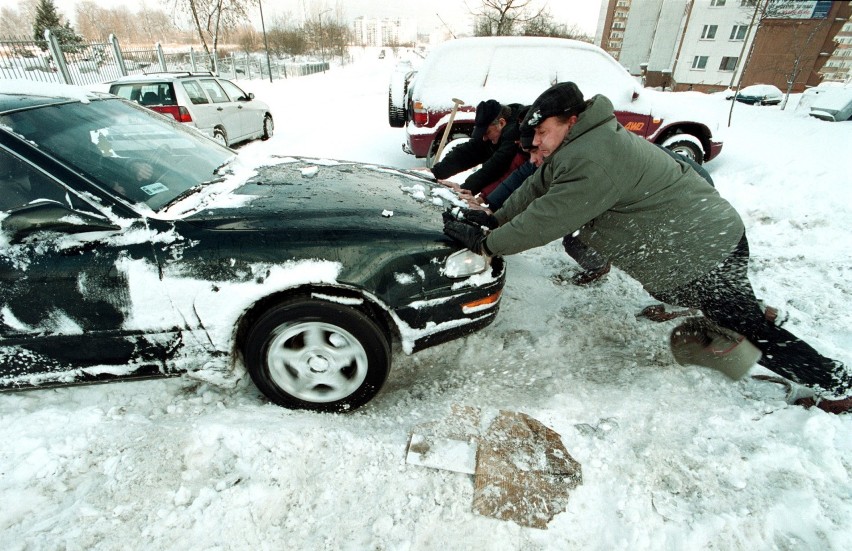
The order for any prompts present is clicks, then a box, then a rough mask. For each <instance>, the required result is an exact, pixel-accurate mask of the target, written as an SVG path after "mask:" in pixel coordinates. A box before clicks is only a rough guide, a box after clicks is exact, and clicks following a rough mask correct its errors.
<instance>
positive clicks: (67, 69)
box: [0, 30, 329, 86]
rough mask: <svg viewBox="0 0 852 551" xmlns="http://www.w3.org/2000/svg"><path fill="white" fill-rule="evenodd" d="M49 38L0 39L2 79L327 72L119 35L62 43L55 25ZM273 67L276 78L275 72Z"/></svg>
mask: <svg viewBox="0 0 852 551" xmlns="http://www.w3.org/2000/svg"><path fill="white" fill-rule="evenodd" d="M44 35H45V39H44V40H33V39H25V38H0V78H7V79H13V78H17V79H27V80H37V81H42V82H58V83H65V84H76V85H80V86H82V85H88V84H98V83H103V82H111V81H113V80H115V79H117V78H119V77H122V76H127V75H133V74H143V73H155V72H167V71H193V72H195V71H211V72H213V73H214V74H218V75H220V76H223V77H225V78H233V79H252V78H273V79H275V78H279V79H280V78H288V77H295V76H304V75H309V74H313V73H319V72H325V71H327V70H328V68H329V63H328V62H327V61H312V60H307V61H299V60H295V59H286V60H285V59H277V58H276V59H272V58H270V59H267V58H266V55H265V54H246V53H242V54H233V53H232V54H230V55H227V56H218V55H216V54H215V53H214V54H210V55H208V54H206V53H199V52H196V51H195V50H194V49H193V48H191V47H190V48H187V50H186V51H178V52H174V51H169V52H166V51H164V50H163V48H162V46H161V45H160V44H159V43H158V44H156V45H154V47H153V48H152V49H147V50H146V49H133V50H122V48H121V46H120V44H119V41H118V39H117V38H116V37H115V36H114V35H110V36H109V38H108V39H107V40H101V41H89V42H85V41H84V42H82V43H80V44H73V45H68V44H59V41H58V40H57V39H56V36H55V35H54V34H52V33H51V32H50V31H49V30H48V31H45V33H44ZM270 72H271V77H270Z"/></svg>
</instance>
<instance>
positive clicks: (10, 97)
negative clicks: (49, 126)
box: [0, 79, 103, 113]
mask: <svg viewBox="0 0 852 551" xmlns="http://www.w3.org/2000/svg"><path fill="white" fill-rule="evenodd" d="M100 97H103V95H102V94H101V93H99V92H93V91H91V90H86V89H85V88H81V87H79V86H70V85H67V84H58V83H55V82H36V81H32V80H21V79H10V80H6V79H0V113H5V112H7V111H14V110H18V109H27V108H30V107H38V106H41V105H54V104H57V103H65V102H68V101H81V102H83V103H88V102H89V101H90V100H93V99H97V98H100Z"/></svg>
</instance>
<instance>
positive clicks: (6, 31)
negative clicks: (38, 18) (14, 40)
mask: <svg viewBox="0 0 852 551" xmlns="http://www.w3.org/2000/svg"><path fill="white" fill-rule="evenodd" d="M33 19H34V18H32V17H29V16H28V15H27V13H26V12H25V11H24V10H22V9H20V8H18V9H15V8H12V7H9V6H3V7H2V8H0V36H2V37H8V38H11V37H15V36H22V32H21V30H22V29H29V28H30V26H31V25H32V21H33Z"/></svg>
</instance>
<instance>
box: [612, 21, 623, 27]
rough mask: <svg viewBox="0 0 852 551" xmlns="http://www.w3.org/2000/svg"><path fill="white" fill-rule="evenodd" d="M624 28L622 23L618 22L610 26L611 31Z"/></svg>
mask: <svg viewBox="0 0 852 551" xmlns="http://www.w3.org/2000/svg"><path fill="white" fill-rule="evenodd" d="M624 26H625V25H624V23H621V22H620V21H616V22H615V23H613V24H612V28H613V29H623V28H624Z"/></svg>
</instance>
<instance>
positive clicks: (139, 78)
mask: <svg viewBox="0 0 852 551" xmlns="http://www.w3.org/2000/svg"><path fill="white" fill-rule="evenodd" d="M190 77H214V78H219V77H217V76H216V75H214V74H213V73H211V72H210V71H202V72H195V73H193V72H191V71H181V72H178V73H169V72H165V73H162V72H161V73H147V74H143V75H129V76H126V77H120V78H117V79H115V80H114V81H113V83H122V84H123V83H125V82H154V81H162V80H170V79H182V78H190Z"/></svg>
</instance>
